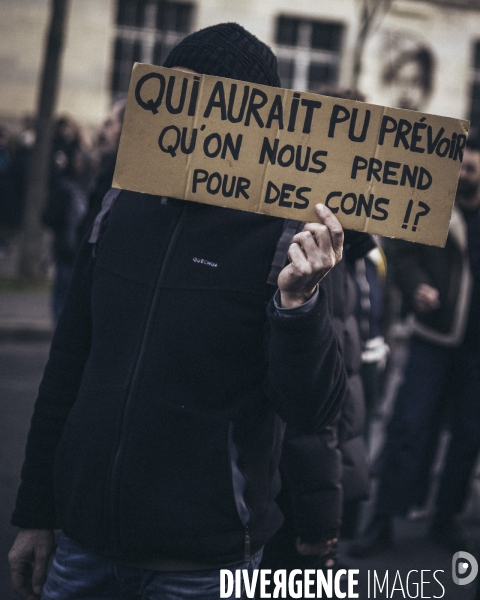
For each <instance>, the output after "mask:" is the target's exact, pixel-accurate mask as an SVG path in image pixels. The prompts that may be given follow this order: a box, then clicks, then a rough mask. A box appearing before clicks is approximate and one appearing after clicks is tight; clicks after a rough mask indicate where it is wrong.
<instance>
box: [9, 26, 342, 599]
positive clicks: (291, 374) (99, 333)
mask: <svg viewBox="0 0 480 600" xmlns="http://www.w3.org/2000/svg"><path fill="white" fill-rule="evenodd" d="M166 66H171V67H178V68H184V69H190V70H192V71H198V72H202V73H209V74H218V75H220V76H231V77H235V78H237V79H243V80H246V81H252V82H258V83H263V84H267V85H278V84H279V80H278V74H277V64H276V59H275V57H274V55H273V53H272V52H271V50H270V49H269V48H268V47H267V46H265V44H263V43H261V42H260V41H259V40H257V39H256V38H255V37H254V36H252V35H251V34H250V33H248V32H247V31H245V30H244V29H243V28H241V27H240V26H238V25H235V24H223V25H217V26H214V27H210V28H207V29H205V30H202V31H200V32H197V33H195V34H192V35H190V36H188V37H187V38H185V40H184V41H183V42H182V43H180V44H179V46H177V48H176V49H174V50H173V51H172V53H171V54H170V56H169V57H168V58H167V61H166ZM113 200H115V203H114V204H110V205H109V206H110V208H109V210H107V208H108V203H111V202H113ZM104 209H105V210H104V211H102V212H101V213H100V215H99V217H97V221H96V223H95V226H94V228H93V232H92V235H91V237H90V240H89V241H90V243H88V242H87V241H84V243H83V245H82V248H81V250H80V253H79V257H78V261H77V265H76V269H75V273H74V276H73V280H72V285H71V288H70V292H69V295H68V298H67V300H66V303H65V308H64V311H63V313H62V316H61V318H60V321H59V324H58V327H57V330H56V333H55V336H54V340H53V343H52V350H51V354H50V360H49V363H48V365H47V367H46V371H45V375H44V378H43V381H42V383H41V386H40V393H39V397H38V400H37V403H36V407H35V413H34V416H33V420H32V426H31V430H30V434H29V440H28V444H27V451H26V460H25V464H24V467H23V471H22V484H21V488H20V490H19V494H18V498H17V504H16V509H15V512H14V515H13V518H12V523H13V524H15V525H18V526H20V528H21V530H20V533H19V535H18V537H17V540H16V541H15V544H14V546H13V548H12V550H11V552H10V555H9V558H10V565H11V570H12V580H13V585H14V588H15V589H16V591H17V592H18V593H19V594H20V595H21V596H22V598H24V599H25V600H32V599H33V598H38V595H39V594H40V592H41V593H42V600H53V599H56V598H58V599H59V598H61V599H62V600H68V599H69V598H78V597H82V598H87V597H88V598H90V597H99V596H101V597H103V598H112V599H113V598H118V597H120V596H122V597H123V596H124V594H126V593H127V592H126V590H127V589H128V590H129V593H130V596H129V597H135V598H140V597H141V598H162V600H164V599H167V600H168V599H172V598H179V597H186V596H187V595H188V597H189V598H201V599H202V600H209V599H212V600H213V599H214V598H215V599H216V598H218V597H219V588H220V569H227V570H229V571H230V572H232V571H234V570H235V569H243V568H245V569H247V568H248V570H249V571H250V572H251V570H252V569H254V568H256V567H257V566H258V563H259V561H260V558H261V554H262V547H263V545H264V543H265V541H266V540H267V539H268V538H269V537H271V536H272V535H273V533H274V532H275V531H276V530H277V529H278V528H279V526H280V524H281V521H282V517H281V514H280V512H279V510H278V507H277V506H276V504H275V502H274V498H275V496H276V494H277V492H278V487H279V484H278V481H279V478H278V470H277V467H278V461H279V453H280V448H281V437H282V432H283V423H282V422H286V423H289V424H290V426H291V427H293V428H294V429H295V430H297V431H298V432H302V431H305V432H314V431H317V430H319V429H321V428H323V427H324V426H325V425H326V424H328V423H329V422H330V421H331V420H332V419H333V418H334V416H335V414H336V413H337V411H338V409H339V407H340V405H341V402H342V401H343V397H344V394H345V386H346V374H345V369H344V364H343V360H342V358H341V356H340V353H339V347H338V343H337V340H336V338H335V335H334V331H333V327H332V323H331V319H330V316H329V314H328V310H327V299H326V296H325V293H324V292H323V290H322V289H320V287H319V286H318V283H319V282H320V281H321V279H322V278H323V277H324V276H325V275H326V274H327V273H328V272H329V271H330V270H331V269H332V268H333V267H334V265H335V264H336V263H337V262H338V261H339V260H340V258H341V255H342V244H343V230H342V228H341V226H340V224H339V223H338V221H337V219H336V217H335V216H334V215H333V214H332V212H331V211H330V210H328V209H327V208H326V207H324V206H323V205H320V204H319V205H317V208H316V210H317V214H318V217H319V220H320V223H314V224H307V225H306V226H305V228H304V229H303V231H301V232H300V233H298V234H296V235H295V237H294V238H293V240H292V243H291V244H290V246H289V251H288V254H289V263H288V264H287V266H285V267H284V268H282V270H281V272H280V275H279V277H278V290H277V291H275V289H272V288H271V286H267V277H268V274H269V272H270V270H271V266H272V261H274V257H275V254H276V250H277V244H278V242H279V239H280V238H281V237H282V235H283V234H284V225H285V223H284V221H283V220H282V219H278V218H276V217H270V216H266V215H256V214H251V213H246V212H240V211H235V210H230V209H226V208H219V207H214V206H208V205H203V204H198V203H194V202H183V201H181V200H176V199H173V198H166V197H159V196H152V195H148V194H141V193H137V192H128V191H121V192H120V193H119V194H117V195H116V197H115V194H113V190H112V194H107V196H106V199H105V202H104ZM107 215H108V220H107V219H106V216H107ZM104 217H105V219H104ZM285 231H287V232H288V227H287V229H285ZM58 527H60V528H61V529H62V530H63V535H62V537H61V538H60V543H59V546H58V548H57V551H56V553H55V556H54V559H53V563H52V567H51V569H50V572H49V575H48V579H47V581H46V583H45V585H43V582H44V581H45V576H46V571H47V563H48V559H49V557H50V555H51V554H52V552H53V529H54V528H58ZM42 587H43V591H41V590H42ZM232 595H233V592H232Z"/></svg>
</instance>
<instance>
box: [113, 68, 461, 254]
mask: <svg viewBox="0 0 480 600" xmlns="http://www.w3.org/2000/svg"><path fill="white" fill-rule="evenodd" d="M467 129H468V121H462V120H459V119H451V118H447V117H438V116H432V115H428V114H423V113H417V112H413V111H408V110H400V109H394V108H385V107H383V106H377V105H373V104H367V103H363V102H355V101H352V100H339V99H337V98H330V97H326V96H319V95H317V94H308V93H303V92H302V93H301V92H295V91H293V90H285V89H280V88H273V87H269V86H263V85H257V84H253V83H246V82H243V81H235V80H232V79H224V78H220V77H212V76H208V75H194V74H193V73H184V72H182V71H177V70H173V69H165V68H162V67H154V66H151V65H144V64H138V63H137V64H135V66H134V68H133V72H132V79H131V82H130V89H129V92H128V101H127V109H126V112H125V120H124V123H123V130H122V137H121V140H120V147H119V151H118V157H117V164H116V168H115V176H114V182H113V185H114V186H115V187H119V188H122V189H127V190H133V191H138V192H143V193H148V194H156V195H161V196H170V197H173V198H179V199H183V200H193V201H195V202H204V203H207V204H214V205H217V206H225V207H230V208H235V209H240V210H247V211H252V212H258V213H265V214H269V215H275V216H277V217H282V218H287V219H297V220H299V221H318V217H317V215H316V213H315V210H314V205H315V204H316V203H318V202H323V203H325V204H326V205H327V206H328V207H329V208H330V209H331V210H332V211H333V212H334V213H335V214H336V216H337V217H338V219H339V221H340V222H341V223H342V225H343V226H344V227H345V228H348V229H355V230H359V231H367V232H369V233H376V234H381V235H385V236H389V237H398V238H402V239H406V240H410V241H415V242H422V243H425V244H430V245H435V246H444V245H445V241H446V237H447V233H448V224H449V221H450V215H451V211H452V207H453V202H454V199H455V193H456V188H457V181H458V175H459V172H460V165H461V161H462V157H463V149H464V147H465V143H466V138H467Z"/></svg>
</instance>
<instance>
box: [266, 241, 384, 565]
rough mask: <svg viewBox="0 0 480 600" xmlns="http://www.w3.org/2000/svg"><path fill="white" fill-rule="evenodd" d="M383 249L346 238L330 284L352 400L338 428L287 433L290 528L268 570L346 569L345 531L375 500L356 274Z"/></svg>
mask: <svg viewBox="0 0 480 600" xmlns="http://www.w3.org/2000/svg"><path fill="white" fill-rule="evenodd" d="M375 247H376V244H375V242H374V241H373V238H372V237H371V236H370V235H367V234H362V233H357V232H353V231H346V232H345V244H344V260H343V261H342V262H341V263H339V264H337V265H336V266H335V268H334V269H332V271H330V273H329V274H328V275H327V277H325V279H324V280H323V281H322V284H321V285H322V287H323V288H324V290H325V291H326V294H327V299H328V308H329V312H330V314H331V315H332V320H333V325H334V329H335V334H336V337H337V340H338V341H339V344H340V347H341V349H342V354H343V357H344V360H345V367H346V370H347V377H348V384H347V396H346V399H345V403H344V405H343V407H342V410H341V412H340V413H339V415H338V416H337V417H336V419H335V421H334V423H332V425H330V426H328V427H325V428H324V429H323V430H322V431H321V432H319V433H314V434H310V435H305V434H302V435H298V434H297V432H295V431H294V430H293V429H292V428H290V427H288V426H287V428H286V432H285V440H284V444H283V449H282V460H281V468H282V490H281V492H280V494H279V496H278V498H277V501H278V503H279V505H280V507H281V509H282V512H283V513H284V516H285V522H284V525H283V526H282V528H281V530H280V531H279V532H278V533H277V534H276V536H275V537H274V538H273V539H272V540H271V541H270V542H269V543H268V545H267V547H266V549H265V555H264V560H263V563H262V567H264V568H270V569H272V570H275V569H285V568H288V569H297V568H298V569H305V568H316V569H318V568H324V569H334V570H336V569H338V568H340V562H339V555H338V549H337V543H336V542H337V539H338V537H339V536H340V533H341V531H342V532H343V536H344V537H351V536H352V534H353V531H354V529H355V524H356V517H357V513H358V510H357V507H358V504H359V502H360V501H361V500H365V499H367V498H368V495H369V491H370V481H369V471H368V465H367V452H366V447H365V442H364V426H365V405H364V395H363V384H362V380H361V374H360V372H361V340H360V333H359V328H358V324H357V320H356V316H355V306H356V289H355V284H354V281H353V277H352V269H353V265H354V263H355V261H356V260H357V259H359V258H361V257H362V256H365V255H366V254H367V253H368V252H369V251H370V250H372V248H375ZM342 525H343V527H342Z"/></svg>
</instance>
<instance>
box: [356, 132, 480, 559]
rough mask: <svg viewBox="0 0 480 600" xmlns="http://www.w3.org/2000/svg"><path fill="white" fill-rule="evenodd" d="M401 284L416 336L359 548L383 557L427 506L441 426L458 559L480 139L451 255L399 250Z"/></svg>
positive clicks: (446, 531) (442, 512)
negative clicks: (397, 523)
mask: <svg viewBox="0 0 480 600" xmlns="http://www.w3.org/2000/svg"><path fill="white" fill-rule="evenodd" d="M395 263H396V264H395V277H396V281H397V283H398V285H399V287H400V289H401V291H402V296H403V300H404V303H405V306H406V309H407V310H408V311H410V312H412V313H413V315H414V324H413V335H412V338H411V340H410V348H409V359H408V362H407V366H406V369H405V374H404V381H403V384H402V386H401V388H400V390H399V394H398V398H397V400H396V404H395V410H394V414H393V416H392V419H391V421H390V424H389V429H388V437H387V441H386V443H385V448H384V451H383V457H382V458H383V462H382V469H381V473H380V483H379V492H378V498H377V500H376V506H375V511H374V516H373V518H372V520H371V522H370V523H369V525H368V526H367V528H366V531H365V533H364V535H363V536H362V537H361V538H360V539H359V540H357V542H356V543H355V544H354V545H353V546H352V548H351V549H350V552H351V554H352V555H354V556H366V555H370V554H375V553H378V552H380V551H382V550H383V549H385V548H386V547H389V546H391V545H392V544H393V542H394V532H393V518H394V516H404V515H406V514H407V512H408V510H409V509H410V508H412V507H414V506H422V505H423V503H424V501H425V499H426V496H427V492H428V483H429V471H430V468H431V465H432V462H433V459H434V456H435V449H436V447H437V442H438V433H439V429H440V425H442V424H443V419H444V416H445V413H447V425H448V427H449V429H450V432H451V436H452V437H451V441H450V443H449V447H448V451H447V456H446V459H445V463H444V467H443V472H442V476H441V481H440V488H439V491H438V494H437V498H436V506H435V510H436V514H435V516H434V519H433V522H432V523H431V526H430V534H429V535H430V539H432V540H433V541H434V542H436V543H438V544H440V545H442V546H444V547H446V548H448V549H449V550H451V551H455V550H458V549H459V548H461V547H465V544H466V543H467V540H465V537H464V535H463V532H462V530H461V528H460V527H459V525H458V523H457V522H456V517H457V516H458V515H459V514H460V513H461V512H462V509H463V505H464V502H465V500H466V497H467V492H468V485H469V480H470V475H471V473H472V470H473V468H474V465H475V462H476V459H477V455H478V452H479V450H480V402H479V398H480V139H479V137H478V134H475V133H474V134H472V133H471V134H470V136H469V138H468V140H467V147H466V149H465V152H464V157H463V163H462V168H461V172H460V178H459V183H458V189H457V196H456V201H455V207H454V209H453V213H452V218H451V221H450V228H449V234H448V238H447V243H446V246H445V248H437V247H434V246H426V245H424V244H411V243H408V242H402V243H399V246H398V249H397V251H396V258H395Z"/></svg>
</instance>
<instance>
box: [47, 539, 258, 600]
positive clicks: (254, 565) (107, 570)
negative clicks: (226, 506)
mask: <svg viewBox="0 0 480 600" xmlns="http://www.w3.org/2000/svg"><path fill="white" fill-rule="evenodd" d="M261 558H262V550H260V551H259V552H257V553H256V554H254V555H253V556H252V559H251V561H250V562H249V563H248V564H247V563H240V564H237V565H232V566H230V567H225V568H228V569H229V570H230V571H232V572H233V573H234V572H235V569H248V571H249V576H250V580H251V577H252V571H253V569H258V566H259V564H260V560H261ZM243 597H244V596H242V598H243ZM74 598H75V599H77V600H80V599H81V600H100V599H102V600H157V599H158V600H160V599H161V600H183V599H184V598H198V599H199V600H200V599H201V600H218V599H219V598H220V569H209V570H204V571H168V572H167V571H152V570H149V569H138V568H132V567H124V566H121V565H117V564H116V563H114V562H112V561H111V560H108V559H106V558H103V557H102V556H99V555H98V554H95V553H93V552H90V551H89V550H87V549H86V548H84V547H83V546H82V545H81V544H79V543H78V542H75V541H74V540H72V539H71V538H68V537H67V536H66V535H62V536H61V537H60V541H59V544H58V547H57V550H56V552H55V556H54V558H53V562H52V566H51V567H50V572H49V574H48V578H47V581H46V583H45V585H44V587H43V591H42V595H41V600H73V599H74Z"/></svg>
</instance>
